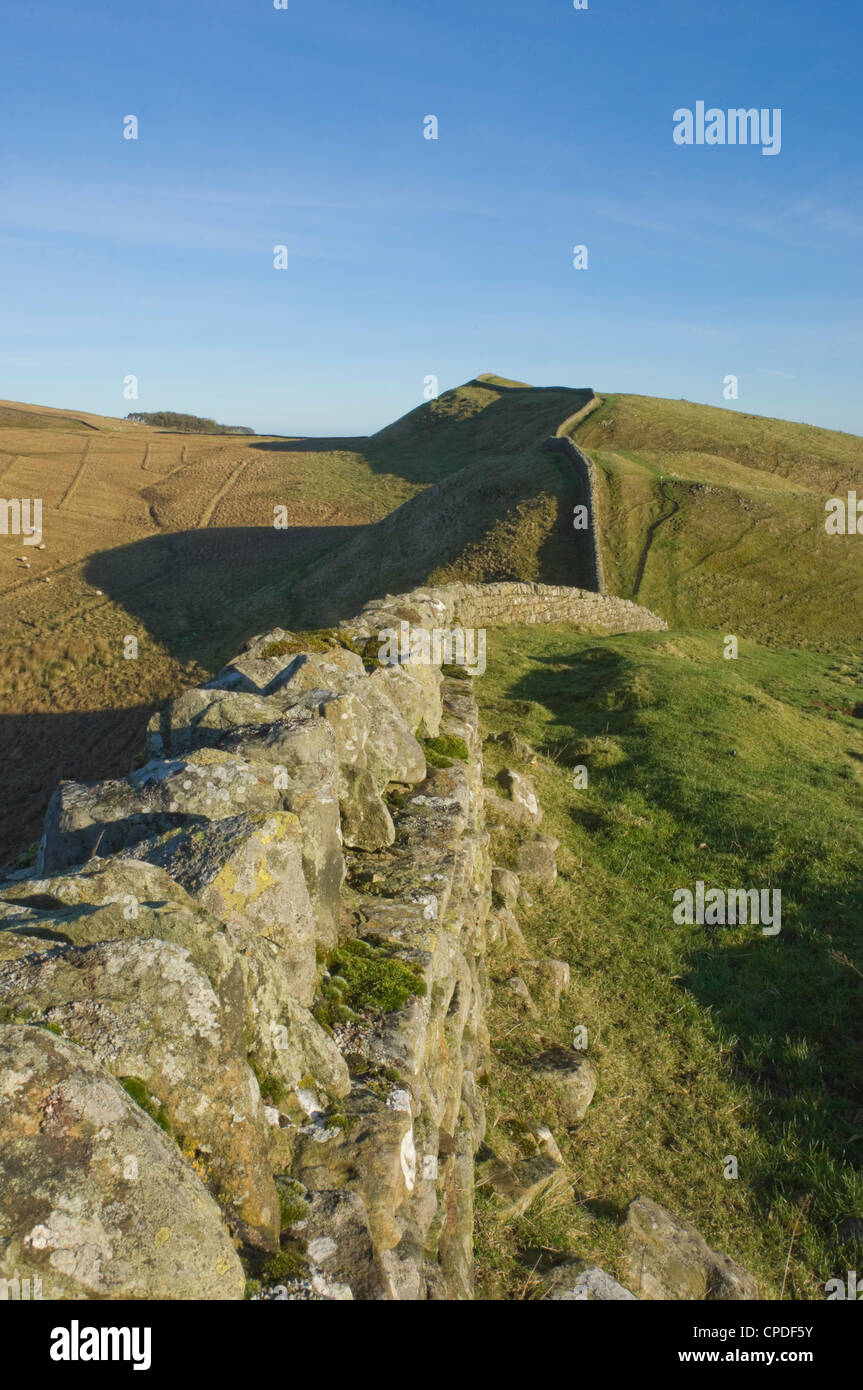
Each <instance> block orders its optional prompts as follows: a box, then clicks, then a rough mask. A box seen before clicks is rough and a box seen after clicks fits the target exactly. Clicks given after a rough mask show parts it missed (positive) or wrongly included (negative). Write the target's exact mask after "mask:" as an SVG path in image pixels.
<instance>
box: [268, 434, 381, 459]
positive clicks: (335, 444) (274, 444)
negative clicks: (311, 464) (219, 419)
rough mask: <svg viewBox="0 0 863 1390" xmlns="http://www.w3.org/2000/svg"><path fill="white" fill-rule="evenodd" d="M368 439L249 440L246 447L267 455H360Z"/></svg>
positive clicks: (365, 436) (363, 437) (336, 436)
mask: <svg viewBox="0 0 863 1390" xmlns="http://www.w3.org/2000/svg"><path fill="white" fill-rule="evenodd" d="M368 438H369V436H368V435H366V434H360V435H357V436H356V437H355V438H351V437H350V436H345V437H344V438H341V437H339V436H338V435H334V436H333V437H332V438H321V439H317V438H308V439H255V440H250V441H249V443H248V445H247V446H246V447H247V448H249V449H262V450H263V451H264V453H268V454H338V453H348V454H361V453H362V452H363V450H364V447H365V445H366V443H367V442H368Z"/></svg>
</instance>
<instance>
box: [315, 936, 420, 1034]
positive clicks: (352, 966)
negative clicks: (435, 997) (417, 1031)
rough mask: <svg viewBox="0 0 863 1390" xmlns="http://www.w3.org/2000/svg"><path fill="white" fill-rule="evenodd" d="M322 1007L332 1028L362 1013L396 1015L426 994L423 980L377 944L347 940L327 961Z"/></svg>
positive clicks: (388, 949)
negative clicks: (326, 978) (414, 999)
mask: <svg viewBox="0 0 863 1390" xmlns="http://www.w3.org/2000/svg"><path fill="white" fill-rule="evenodd" d="M327 966H328V969H329V972H330V979H329V980H327V981H326V983H325V985H324V987H323V990H322V996H323V998H322V1008H323V1012H324V1014H325V1016H326V1017H327V1021H328V1022H329V1023H330V1026H331V1027H332V1026H333V1025H334V1024H335V1023H341V1022H349V1021H351V1019H353V1018H356V1017H357V1016H358V1015H359V1014H363V1013H380V1014H389V1013H395V1012H396V1011H397V1010H398V1009H402V1008H404V1006H405V1004H406V1003H407V1001H408V1000H409V999H411V998H412V997H413V996H415V995H424V994H425V992H426V984H425V980H424V979H423V978H422V976H421V975H419V974H418V973H417V972H416V971H415V970H412V969H411V968H410V967H409V966H407V965H405V964H404V962H403V961H401V960H399V959H398V958H397V957H396V956H395V955H394V953H393V952H392V950H391V949H390V948H389V947H387V946H386V945H384V944H382V943H379V942H370V941H363V940H361V939H359V938H357V939H355V940H352V941H346V942H345V944H344V945H343V946H340V947H339V948H338V949H337V950H336V951H333V952H332V953H331V955H330V956H329V959H328V961H327Z"/></svg>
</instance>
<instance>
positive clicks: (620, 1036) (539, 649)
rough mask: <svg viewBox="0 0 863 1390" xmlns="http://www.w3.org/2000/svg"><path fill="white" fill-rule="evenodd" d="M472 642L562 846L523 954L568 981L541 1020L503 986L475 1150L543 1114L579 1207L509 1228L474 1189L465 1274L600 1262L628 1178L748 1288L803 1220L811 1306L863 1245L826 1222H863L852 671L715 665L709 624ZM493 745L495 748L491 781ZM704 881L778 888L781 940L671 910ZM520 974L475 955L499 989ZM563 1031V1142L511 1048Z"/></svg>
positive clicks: (517, 1277) (856, 687)
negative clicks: (483, 652) (742, 1268)
mask: <svg viewBox="0 0 863 1390" xmlns="http://www.w3.org/2000/svg"><path fill="white" fill-rule="evenodd" d="M490 639H491V640H490V642H489V664H488V669H487V671H486V674H485V676H484V677H483V678H482V679H481V680H477V681H475V682H474V689H475V691H476V694H477V698H478V699H479V701H480V705H481V713H482V718H483V721H484V727H485V729H486V730H487V731H492V732H498V731H502V730H504V729H513V728H515V729H517V730H518V733H519V734H520V735H522V736H524V737H526V738H528V739H530V740H531V741H532V742H533V744H534V745H535V747H536V748H537V749H538V750H539V751H540V753H541V754H542V755H543V756H541V758H540V762H539V766H538V767H532V768H531V773H532V775H533V776H534V777H535V778H536V782H537V787H538V792H539V796H540V801H541V804H542V805H543V806H544V807H545V809H546V816H545V820H544V822H543V826H542V829H543V830H547V831H549V832H551V833H553V834H554V835H556V836H557V837H558V838H559V839H560V841H561V850H560V852H559V865H560V869H561V876H560V878H559V881H558V885H557V887H556V889H555V891H554V893H553V894H551V895H550V896H548V897H546V898H545V899H543V900H542V901H540V902H538V903H537V904H536V906H535V907H533V908H532V909H529V910H526V911H525V912H524V913H522V911H521V909H520V911H519V917H520V921H521V922H522V925H523V927H524V930H525V932H526V935H527V938H528V943H529V948H530V951H531V953H532V954H535V955H548V956H556V957H558V958H564V959H566V960H568V961H569V962H570V964H571V966H572V973H573V987H572V989H571V991H570V993H569V994H568V995H567V996H565V998H564V1004H563V1007H562V1012H561V1015H560V1017H559V1018H555V1019H553V1020H551V1019H544V1020H542V1021H540V1022H539V1023H537V1022H535V1021H534V1020H525V1019H524V1017H523V1016H520V1015H518V1014H517V1013H516V1012H515V1010H514V1005H513V1002H512V997H511V996H510V995H509V994H508V993H507V992H506V991H505V990H503V989H500V988H499V989H497V990H495V993H494V999H493V1004H492V1008H491V1013H490V1026H491V1031H492V1038H493V1056H494V1062H493V1066H492V1070H491V1077H490V1083H489V1086H488V1097H489V1120H490V1134H491V1136H492V1137H491V1140H490V1142H491V1144H492V1146H493V1147H495V1148H496V1150H497V1151H498V1152H499V1153H501V1154H502V1156H506V1157H514V1156H516V1155H517V1154H518V1153H519V1152H523V1151H524V1142H525V1141H524V1124H525V1121H526V1120H527V1119H532V1120H534V1121H536V1122H545V1123H548V1124H550V1125H551V1127H552V1129H553V1130H554V1132H555V1134H556V1136H557V1137H558V1140H559V1142H561V1144H562V1147H563V1148H564V1150H565V1157H566V1158H567V1160H568V1163H569V1165H570V1171H571V1173H572V1175H573V1176H574V1178H575V1182H576V1187H577V1196H578V1201H577V1204H576V1205H575V1206H574V1207H573V1206H572V1205H569V1206H561V1205H556V1206H554V1207H553V1208H552V1209H550V1210H545V1209H544V1208H543V1205H542V1203H541V1202H540V1203H538V1204H537V1208H536V1209H535V1210H532V1211H531V1212H529V1213H528V1215H527V1216H526V1217H525V1218H523V1219H522V1221H520V1222H518V1223H515V1224H514V1225H510V1226H508V1227H505V1226H503V1225H502V1224H501V1222H500V1220H499V1218H498V1217H497V1215H496V1213H495V1208H494V1204H493V1200H492V1199H490V1198H488V1197H486V1196H483V1195H482V1194H481V1195H480V1199H479V1206H478V1229H479V1235H478V1261H479V1277H480V1288H481V1290H482V1291H484V1292H485V1293H487V1294H488V1293H490V1294H491V1296H510V1297H511V1296H524V1295H525V1293H526V1292H528V1291H529V1288H530V1282H531V1281H530V1276H529V1269H528V1266H529V1265H530V1263H531V1260H532V1259H533V1258H534V1257H533V1256H531V1255H530V1254H528V1253H527V1252H529V1251H537V1250H540V1249H542V1250H545V1251H546V1252H548V1251H564V1250H575V1251H576V1253H578V1254H579V1255H582V1256H584V1257H585V1258H587V1259H590V1260H595V1261H596V1262H598V1263H600V1264H602V1265H604V1266H605V1267H606V1268H608V1269H609V1270H610V1271H611V1272H612V1273H614V1272H615V1271H616V1270H618V1268H619V1266H618V1259H619V1255H620V1240H621V1237H620V1234H619V1231H618V1228H617V1220H618V1217H619V1214H620V1212H621V1211H622V1209H623V1207H624V1206H625V1204H626V1202H627V1201H628V1200H630V1199H631V1198H632V1197H633V1196H635V1194H636V1193H638V1192H639V1191H643V1192H645V1193H647V1194H648V1195H650V1196H652V1197H653V1198H654V1199H655V1200H657V1201H659V1202H660V1203H661V1204H663V1205H665V1206H667V1207H668V1208H670V1209H671V1210H672V1211H675V1212H677V1213H678V1214H679V1215H681V1216H683V1217H686V1218H687V1219H689V1220H691V1221H692V1222H694V1224H695V1225H696V1226H697V1227H698V1229H699V1230H700V1231H701V1232H702V1233H703V1234H704V1236H705V1238H706V1239H707V1240H708V1241H709V1242H710V1243H711V1244H712V1245H713V1246H714V1247H717V1248H720V1249H723V1250H726V1251H727V1252H728V1253H729V1254H731V1255H732V1256H733V1257H734V1258H736V1259H738V1260H739V1261H740V1262H741V1263H743V1264H744V1265H746V1266H748V1267H749V1268H751V1269H752V1270H753V1271H754V1273H755V1274H756V1275H757V1277H758V1279H759V1283H760V1286H761V1290H762V1294H763V1296H766V1297H771V1298H776V1297H778V1296H779V1294H780V1290H781V1288H782V1283H783V1277H784V1270H785V1263H786V1259H787V1258H788V1254H789V1249H790V1248H791V1246H792V1236H793V1235H794V1231H795V1227H796V1228H797V1229H796V1235H795V1236H794V1241H793V1249H792V1250H791V1258H790V1262H789V1269H788V1276H787V1281H786V1288H785V1296H786V1298H788V1297H790V1298H808V1299H811V1298H818V1297H820V1296H821V1293H820V1286H821V1285H822V1284H823V1282H824V1281H825V1280H826V1279H829V1278H832V1277H835V1276H837V1275H842V1274H843V1272H844V1271H845V1270H846V1269H849V1268H855V1267H859V1261H860V1258H861V1254H863V1252H861V1251H860V1249H859V1248H857V1249H856V1251H855V1249H854V1247H853V1246H849V1244H848V1243H847V1242H846V1243H843V1241H842V1239H841V1238H840V1235H839V1232H838V1227H839V1223H840V1222H842V1221H843V1220H845V1219H847V1218H853V1217H857V1218H860V1217H861V1215H863V1174H861V1168H860V1165H861V1160H863V1037H861V1024H860V1007H861V1003H863V973H861V972H863V930H861V924H863V882H861V875H860V864H861V861H863V780H861V778H863V724H861V721H860V719H859V718H857V717H855V715H854V714H853V710H854V708H855V707H857V708H858V711H859V702H860V699H861V686H863V662H861V661H860V660H859V659H858V660H856V661H850V662H843V661H841V660H839V659H836V658H833V659H830V658H826V657H823V656H819V655H815V654H812V653H801V652H794V651H782V650H780V651H770V650H767V649H765V648H762V647H758V646H755V645H752V644H749V643H746V642H743V643H742V644H741V647H740V655H739V659H738V660H737V661H726V660H724V659H723V656H722V650H723V644H722V634H720V633H710V632H687V633H673V634H665V633H655V634H654V633H652V634H637V635H631V636H622V637H616V638H600V639H597V638H595V637H589V636H577V635H573V634H572V632H571V630H567V629H565V628H547V629H543V630H539V631H538V630H537V629H535V628H531V629H510V630H507V631H506V632H498V633H495V634H493V635H492V634H490ZM503 760H508V761H511V760H512V759H511V754H507V753H506V752H505V750H503V749H501V748H500V747H499V746H498V745H495V744H494V743H487V744H486V773H487V780H489V782H491V780H492V779H493V776H494V774H495V772H496V771H497V768H498V766H499V764H500V762H502V761H503ZM579 765H584V766H586V767H587V768H588V777H589V781H588V787H587V789H586V790H583V791H576V790H575V789H574V786H573V778H574V772H573V769H574V768H575V767H577V766H579ZM507 852H508V848H507V845H506V843H505V842H504V844H502V846H501V847H500V848H499V850H498V857H497V862H502V860H501V858H500V856H501V855H502V856H503V862H505V858H506V854H507ZM698 879H701V880H703V881H704V882H706V883H707V885H708V886H715V887H724V888H732V887H734V888H736V887H746V888H749V887H759V888H760V887H772V888H776V887H778V888H781V890H782V931H781V933H780V934H779V936H777V937H766V936H763V935H762V934H761V932H760V930H759V928H758V927H737V928H734V927H724V928H715V929H709V928H703V927H697V926H692V927H684V926H675V925H674V924H673V921H672V894H673V892H674V891H675V890H676V889H678V888H683V887H689V888H692V887H694V884H695V882H696V880H698ZM513 968H515V962H514V961H513V960H512V959H510V958H508V956H507V954H506V953H505V952H501V951H499V950H498V951H497V952H496V953H494V952H493V953H492V959H491V972H492V977H493V979H496V980H497V981H498V983H500V981H501V980H502V979H503V978H504V977H505V975H506V974H507V972H509V971H511V970H512V969H513ZM577 1025H585V1026H586V1027H587V1029H588V1034H589V1054H590V1055H591V1056H592V1057H593V1058H594V1059H595V1060H596V1063H597V1066H598V1068H599V1075H600V1081H599V1088H598V1091H597V1095H596V1098H595V1099H594V1102H593V1104H592V1106H591V1108H590V1110H589V1111H588V1114H587V1117H586V1118H585V1120H584V1122H583V1123H582V1124H581V1125H580V1126H578V1127H577V1128H576V1129H575V1130H574V1131H573V1132H572V1133H571V1134H570V1135H567V1134H566V1130H565V1125H564V1122H563V1119H562V1116H561V1115H560V1113H559V1112H558V1111H557V1110H556V1108H555V1105H554V1102H553V1100H552V1098H551V1097H550V1096H548V1095H537V1094H536V1093H535V1087H534V1085H533V1084H532V1082H531V1081H530V1079H529V1073H528V1072H527V1071H526V1069H525V1068H524V1065H523V1064H524V1062H525V1061H526V1060H527V1059H528V1058H529V1057H530V1056H532V1055H535V1053H536V1052H537V1051H538V1050H540V1049H541V1048H542V1047H543V1046H544V1045H547V1044H548V1043H550V1042H563V1043H567V1042H569V1041H571V1038H572V1029H573V1028H574V1027H575V1026H577ZM731 1154H733V1155H736V1157H737V1158H738V1161H739V1178H738V1179H737V1180H736V1181H729V1180H726V1179H725V1178H724V1176H723V1161H724V1159H725V1157H726V1156H727V1155H731ZM525 1260H526V1263H525Z"/></svg>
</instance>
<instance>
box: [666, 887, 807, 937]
mask: <svg viewBox="0 0 863 1390" xmlns="http://www.w3.org/2000/svg"><path fill="white" fill-rule="evenodd" d="M771 894H772V899H773V901H772V904H771ZM674 902H675V903H676V907H675V909H674V913H673V917H674V921H675V922H676V924H677V925H678V926H679V927H684V926H685V927H691V926H692V925H693V923H696V924H697V925H698V926H699V927H724V926H730V927H734V926H738V925H740V926H746V925H747V923H752V924H753V925H754V926H760V927H761V934H762V936H776V935H777V933H778V932H780V931H781V930H782V889H781V888H773V889H770V888H762V889H760V890H759V889H758V888H729V889H728V890H727V891H726V890H725V889H724V888H708V890H707V892H706V893H705V891H704V884H703V883H702V882H701V880H700V879H699V881H698V882H697V883H696V885H695V892H694V893H692V892H691V890H690V889H689V888H678V889H677V890H676V891H675V893H674Z"/></svg>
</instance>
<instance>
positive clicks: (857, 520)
mask: <svg viewBox="0 0 863 1390" xmlns="http://www.w3.org/2000/svg"><path fill="white" fill-rule="evenodd" d="M824 510H825V512H828V513H829V515H828V516H826V517H825V518H824V530H825V531H826V532H827V534H828V536H863V502H858V501H857V493H856V492H849V493H848V500H847V503H846V500H845V498H844V497H830V498H828V500H827V501H826V502H825V503H824Z"/></svg>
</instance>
